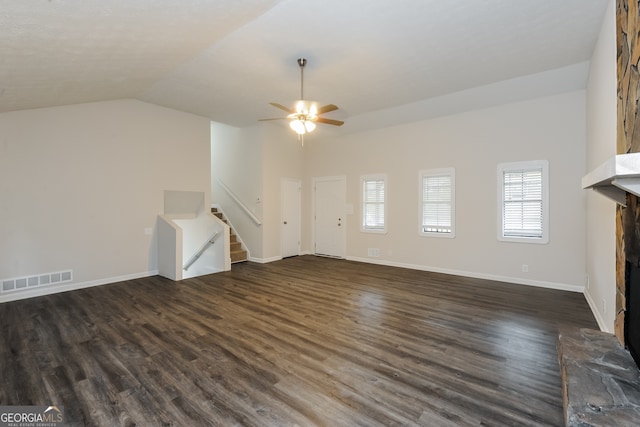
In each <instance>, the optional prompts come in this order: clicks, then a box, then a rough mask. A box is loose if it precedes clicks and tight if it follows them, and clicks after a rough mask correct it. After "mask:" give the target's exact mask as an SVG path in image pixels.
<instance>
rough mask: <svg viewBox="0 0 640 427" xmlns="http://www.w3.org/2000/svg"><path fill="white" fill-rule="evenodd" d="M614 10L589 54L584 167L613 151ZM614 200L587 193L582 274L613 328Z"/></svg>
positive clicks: (597, 310)
mask: <svg viewBox="0 0 640 427" xmlns="http://www.w3.org/2000/svg"><path fill="white" fill-rule="evenodd" d="M616 91H617V77H616V15H615V2H614V1H610V2H609V7H608V8H607V12H606V14H605V16H604V20H603V23H602V29H601V30H600V35H599V37H598V42H597V44H596V47H595V49H594V52H593V56H592V59H591V67H590V70H589V80H588V84H587V170H592V169H593V168H595V167H596V166H598V165H599V164H601V163H602V162H604V161H605V160H607V159H608V158H610V157H612V156H613V155H615V154H616V128H617V119H616V108H617V107H616V101H617V95H616ZM615 212H616V205H615V203H614V202H612V201H610V200H609V199H607V198H605V197H603V196H601V195H599V194H596V193H595V192H593V191H589V192H588V194H587V251H586V258H587V274H588V275H589V287H588V289H587V290H586V292H585V295H586V297H587V300H588V301H589V304H590V305H591V309H592V310H593V311H594V314H595V316H596V319H597V320H598V323H599V325H600V328H601V329H602V330H605V331H608V332H612V331H613V323H614V320H615V289H616V284H615V277H616V273H615V265H616V262H615V257H616V248H615V246H616V225H615V224H616V222H615Z"/></svg>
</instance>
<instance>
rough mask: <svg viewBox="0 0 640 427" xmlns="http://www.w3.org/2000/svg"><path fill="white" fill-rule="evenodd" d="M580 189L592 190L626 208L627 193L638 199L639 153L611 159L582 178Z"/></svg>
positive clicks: (639, 193)
mask: <svg viewBox="0 0 640 427" xmlns="http://www.w3.org/2000/svg"><path fill="white" fill-rule="evenodd" d="M582 188H592V189H594V190H596V191H597V192H599V193H601V194H602V195H604V196H606V197H608V198H610V199H611V200H613V201H614V202H616V203H618V204H620V205H622V206H627V193H632V194H635V195H636V196H638V197H640V153H629V154H618V155H617V156H613V157H611V158H610V159H609V160H607V161H606V162H604V163H603V164H601V165H600V166H598V167H597V168H595V169H594V170H592V171H591V172H589V173H588V174H587V175H585V176H584V177H583V178H582Z"/></svg>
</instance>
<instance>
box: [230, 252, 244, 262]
mask: <svg viewBox="0 0 640 427" xmlns="http://www.w3.org/2000/svg"><path fill="white" fill-rule="evenodd" d="M246 260H247V251H231V262H232V263H233V262H241V261H246Z"/></svg>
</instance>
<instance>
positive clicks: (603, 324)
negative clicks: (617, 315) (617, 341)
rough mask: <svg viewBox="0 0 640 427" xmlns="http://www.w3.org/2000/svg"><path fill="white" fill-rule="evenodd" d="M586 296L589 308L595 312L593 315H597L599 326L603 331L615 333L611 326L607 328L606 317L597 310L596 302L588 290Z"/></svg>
mask: <svg viewBox="0 0 640 427" xmlns="http://www.w3.org/2000/svg"><path fill="white" fill-rule="evenodd" d="M584 297H585V299H586V300H587V304H589V308H591V312H592V313H593V317H595V318H596V322H598V327H599V328H600V330H601V331H602V332H609V333H613V331H610V330H609V328H607V322H605V321H604V319H603V318H602V315H601V314H600V312H599V311H598V310H597V305H596V302H595V301H594V300H593V298H592V297H591V294H590V293H589V292H588V291H585V292H584Z"/></svg>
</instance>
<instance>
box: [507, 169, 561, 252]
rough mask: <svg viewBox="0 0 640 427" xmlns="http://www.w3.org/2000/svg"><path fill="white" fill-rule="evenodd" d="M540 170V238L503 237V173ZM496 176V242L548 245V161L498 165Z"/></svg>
mask: <svg viewBox="0 0 640 427" xmlns="http://www.w3.org/2000/svg"><path fill="white" fill-rule="evenodd" d="M531 170H540V172H541V185H542V188H541V189H542V195H541V198H540V201H541V203H542V209H541V226H542V234H541V236H540V237H533V236H532V237H528V236H513V235H505V233H504V228H505V227H504V225H505V217H504V209H503V208H504V204H505V182H504V174H505V172H519V171H522V172H524V171H531ZM497 172H498V175H497V178H498V197H497V199H498V240H499V241H501V242H518V243H533V244H547V243H549V161H548V160H529V161H522V162H509V163H500V164H499V165H498V169H497Z"/></svg>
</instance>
